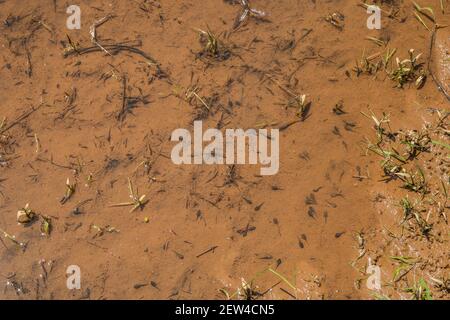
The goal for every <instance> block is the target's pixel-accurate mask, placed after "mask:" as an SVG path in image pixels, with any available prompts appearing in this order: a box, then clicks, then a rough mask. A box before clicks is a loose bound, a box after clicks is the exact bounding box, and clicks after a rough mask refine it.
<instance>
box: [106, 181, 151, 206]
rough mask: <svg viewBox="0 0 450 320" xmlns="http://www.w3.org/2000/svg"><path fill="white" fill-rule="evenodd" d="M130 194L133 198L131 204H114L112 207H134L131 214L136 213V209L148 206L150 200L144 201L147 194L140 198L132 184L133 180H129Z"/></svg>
mask: <svg viewBox="0 0 450 320" xmlns="http://www.w3.org/2000/svg"><path fill="white" fill-rule="evenodd" d="M128 192H129V196H130V198H131V201H130V202H121V203H117V204H113V205H111V207H129V206H132V208H131V209H130V212H133V211H135V210H136V209H138V208H139V209H141V210H142V209H143V208H144V206H145V205H146V203H147V202H148V200H144V199H145V194H144V195H142V196H139V195H138V193H137V190H136V192H135V191H134V189H133V183H132V182H131V179H130V178H128Z"/></svg>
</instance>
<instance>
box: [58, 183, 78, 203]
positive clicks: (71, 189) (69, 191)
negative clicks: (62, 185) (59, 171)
mask: <svg viewBox="0 0 450 320" xmlns="http://www.w3.org/2000/svg"><path fill="white" fill-rule="evenodd" d="M75 188H76V182H75V183H70V180H69V178H67V180H66V193H65V194H64V196H63V197H62V198H61V200H60V201H59V202H60V203H61V204H65V203H66V202H67V201H69V199H70V198H71V197H72V196H73V194H74V193H75Z"/></svg>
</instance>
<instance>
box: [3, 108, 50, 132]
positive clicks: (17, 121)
mask: <svg viewBox="0 0 450 320" xmlns="http://www.w3.org/2000/svg"><path fill="white" fill-rule="evenodd" d="M41 106H42V104H40V105H39V106H37V107H36V108H34V107H31V110H28V111H26V112H24V113H23V114H22V115H20V116H19V117H18V118H17V119H16V120H14V121H13V122H12V123H11V124H10V125H7V126H6V127H5V128H3V129H2V130H1V131H0V134H4V133H5V132H6V131H8V130H9V129H11V128H13V127H15V126H16V125H18V124H19V123H20V122H22V121H23V120H25V119H26V118H28V117H29V116H31V115H32V114H33V113H34V112H35V111H37V110H39V108H40V107H41Z"/></svg>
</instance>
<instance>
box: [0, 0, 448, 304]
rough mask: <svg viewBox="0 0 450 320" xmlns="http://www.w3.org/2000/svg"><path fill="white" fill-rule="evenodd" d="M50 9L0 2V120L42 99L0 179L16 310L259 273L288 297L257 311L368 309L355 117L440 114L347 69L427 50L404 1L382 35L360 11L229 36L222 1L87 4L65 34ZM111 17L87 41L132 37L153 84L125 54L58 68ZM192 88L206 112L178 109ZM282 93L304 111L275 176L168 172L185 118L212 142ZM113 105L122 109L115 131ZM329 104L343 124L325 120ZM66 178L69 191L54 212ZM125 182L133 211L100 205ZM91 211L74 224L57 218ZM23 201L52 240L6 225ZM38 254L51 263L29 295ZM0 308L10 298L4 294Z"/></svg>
mask: <svg viewBox="0 0 450 320" xmlns="http://www.w3.org/2000/svg"><path fill="white" fill-rule="evenodd" d="M55 3H56V6H54V5H53V3H51V2H47V3H41V2H39V3H38V2H33V3H31V4H30V7H25V6H24V5H23V4H22V3H21V2H20V3H19V1H5V2H2V3H1V4H0V8H1V10H0V18H1V20H2V21H3V20H5V19H8V18H9V19H10V21H11V23H9V25H2V26H1V37H0V41H1V43H0V46H1V51H0V52H1V54H0V79H1V81H0V101H2V102H1V106H0V116H1V117H6V118H7V119H8V121H11V120H12V119H17V118H18V117H19V116H20V115H21V114H23V113H26V112H27V111H28V110H29V108H30V106H34V107H36V106H38V105H40V104H42V106H41V107H40V109H39V110H37V111H36V112H34V113H33V114H32V115H30V116H29V117H26V118H25V119H23V120H21V121H20V122H19V123H18V124H17V125H15V126H14V127H12V128H11V129H9V130H8V132H7V134H8V136H9V137H10V138H9V139H12V143H11V144H10V147H9V148H8V150H4V151H2V152H3V153H2V159H7V160H6V162H2V166H1V168H0V181H1V182H0V191H1V192H2V194H1V197H0V201H1V208H0V228H2V229H3V230H5V231H7V232H8V233H10V234H14V235H15V236H16V238H17V239H20V240H21V241H26V242H27V243H28V245H27V248H26V250H25V252H21V250H17V248H16V247H15V246H14V245H12V244H11V243H10V242H8V241H7V240H4V241H5V245H6V248H5V247H4V246H1V247H0V257H1V258H0V270H1V275H2V276H7V275H12V274H14V275H15V278H16V279H17V280H18V281H21V282H22V283H23V286H24V287H25V288H26V289H27V293H26V294H24V295H23V296H22V295H21V296H20V298H25V299H35V298H64V299H70V298H92V299H98V298H127V299H128V298H157V299H166V298H171V299H177V298H186V299H195V298H209V299H210V298H223V297H224V296H223V295H222V294H221V293H220V292H219V291H218V290H219V289H221V288H226V290H227V291H228V292H230V293H232V292H234V291H235V290H236V288H238V287H239V286H241V285H242V279H245V281H247V282H250V281H251V280H252V279H253V280H254V281H253V284H254V285H255V286H256V287H257V288H256V290H257V291H259V292H265V291H266V290H267V289H268V288H270V287H272V286H273V285H275V284H276V283H277V282H279V278H278V277H277V276H275V275H274V274H273V273H271V272H270V271H267V270H268V268H272V269H274V270H276V271H277V272H279V273H280V274H282V275H284V276H285V277H286V278H287V279H289V281H290V283H291V284H292V285H293V286H295V287H296V288H298V289H297V290H296V291H294V290H292V288H291V287H290V286H289V285H288V284H286V283H284V282H282V283H281V284H279V285H277V286H275V287H274V288H273V289H272V290H270V291H269V292H268V293H267V294H266V295H265V296H264V297H263V298H276V299H291V298H292V297H293V296H294V297H297V298H300V299H307V298H313V299H321V298H327V299H331V298H333V299H357V298H371V295H370V292H369V291H368V290H367V289H366V288H365V285H364V282H362V283H363V284H362V286H361V288H360V289H358V286H357V285H355V282H356V283H357V282H358V280H361V279H364V277H365V275H364V270H365V265H366V261H367V257H364V258H363V259H362V260H361V264H360V265H359V266H358V267H352V265H351V263H352V262H353V261H354V260H355V259H356V258H357V257H358V255H359V254H360V252H359V249H358V242H357V240H356V234H357V233H360V232H365V233H370V234H373V235H374V236H373V239H372V241H373V242H372V243H375V244H376V243H378V242H377V241H378V240H379V239H380V238H382V235H381V230H382V225H381V224H380V220H379V215H380V211H379V210H378V209H377V208H376V207H375V205H374V202H373V198H374V197H375V194H376V191H377V190H379V189H385V188H386V186H384V185H383V184H381V185H380V184H379V181H378V180H379V179H378V177H379V166H378V163H379V159H378V158H376V157H375V156H374V155H366V148H365V142H364V140H365V137H366V136H372V135H373V129H372V124H371V123H370V121H369V120H368V119H367V118H365V117H364V116H363V115H362V114H361V113H360V111H364V112H367V108H368V107H370V108H371V110H373V111H374V112H376V113H377V114H381V112H382V111H386V112H388V113H390V114H391V118H392V125H393V126H397V127H398V126H401V125H402V124H408V125H416V126H420V125H421V121H422V118H421V117H422V114H423V113H424V112H425V110H426V108H427V107H428V106H430V105H433V106H435V107H445V106H447V107H448V105H447V102H446V101H445V98H444V97H443V96H442V95H441V93H439V92H438V91H437V89H436V87H435V85H434V84H433V83H432V82H431V81H428V82H426V83H425V86H424V87H423V88H422V89H421V90H420V91H418V90H416V89H415V88H414V86H411V87H405V88H404V89H398V88H394V85H393V83H392V82H391V81H390V80H389V79H387V76H386V75H385V74H383V73H379V74H378V75H377V76H376V77H373V76H361V77H356V75H355V73H354V72H353V71H352V69H353V67H354V65H355V60H356V59H359V58H360V57H361V55H362V54H363V52H364V51H366V52H367V53H371V54H372V53H376V52H378V51H380V50H381V49H380V47H379V46H377V45H376V44H374V43H373V42H371V41H368V40H366V37H367V36H372V37H380V38H381V37H383V38H386V37H387V38H389V39H390V44H389V45H390V46H391V47H392V48H397V54H398V55H399V56H400V57H402V58H406V57H407V51H408V50H409V49H410V48H415V49H416V51H417V52H424V53H426V52H427V49H428V47H429V34H428V32H427V31H426V30H425V29H424V28H423V26H421V25H420V24H419V23H417V21H416V20H415V19H414V18H413V16H412V15H411V14H410V8H409V6H406V5H405V6H404V7H403V6H402V7H401V8H400V9H401V10H400V12H399V14H400V15H401V16H400V18H402V17H406V20H403V19H400V18H399V19H389V18H387V17H384V18H383V20H382V29H381V30H379V31H378V30H368V29H367V27H366V19H367V17H368V15H367V13H366V11H365V9H363V8H361V7H358V6H357V5H356V3H357V1H333V2H316V1H305V2H303V1H302V2H299V1H289V0H286V1H277V2H267V1H256V0H255V1H252V6H254V7H255V8H257V9H260V10H264V11H265V12H266V13H267V19H268V21H258V20H256V19H253V18H250V19H249V20H248V21H247V22H246V23H245V24H244V25H242V26H241V27H240V28H239V29H238V30H235V31H234V32H231V30H232V27H233V22H234V21H235V18H236V15H237V14H238V13H239V12H240V10H241V8H240V7H239V6H238V5H230V4H228V3H226V2H223V1H189V0H186V1H165V2H162V3H160V4H158V3H157V2H145V1H143V2H142V3H139V2H133V3H131V2H125V1H96V2H95V5H93V4H88V3H83V4H82V5H81V11H82V28H81V30H67V29H66V28H65V22H66V18H67V14H66V12H65V11H66V8H65V7H64V6H63V3H60V2H55ZM424 5H425V4H424ZM30 12H32V13H33V16H34V17H37V20H38V21H41V23H40V24H39V23H38V24H36V19H35V20H32V19H31V16H28V15H27V14H28V13H30ZM334 12H340V13H341V14H342V15H343V16H344V17H345V19H344V21H345V25H344V27H343V29H342V30H340V29H338V28H336V27H335V26H333V25H331V24H329V23H328V22H326V20H325V19H324V18H325V17H326V16H327V15H328V14H332V13H334ZM436 12H438V11H437V10H436ZM110 13H111V14H114V15H115V16H116V17H115V18H114V19H112V20H110V21H108V22H107V23H105V24H104V25H102V26H101V27H99V28H98V30H97V34H98V40H99V41H103V42H102V43H111V42H114V43H117V42H126V41H134V40H140V41H141V42H142V47H140V49H141V50H142V51H144V52H147V53H149V54H151V55H152V56H153V57H154V58H155V59H156V60H157V61H158V62H159V63H160V66H161V71H162V72H164V74H163V73H161V72H157V70H156V69H155V66H153V65H149V64H147V63H146V62H145V60H144V59H143V58H142V57H141V56H139V55H136V54H133V53H130V52H120V53H117V54H115V55H113V56H109V55H108V54H105V53H104V52H101V51H100V52H98V51H97V52H92V53H87V54H83V55H71V56H68V57H66V58H64V57H63V54H62V53H63V46H62V44H61V42H62V41H63V42H64V43H65V44H66V45H67V44H68V41H67V36H66V34H67V35H68V36H69V37H70V39H71V41H72V42H73V43H74V44H76V45H78V46H79V48H85V47H90V46H92V43H91V42H90V36H89V25H90V24H91V23H93V22H94V21H95V20H97V19H99V18H102V17H103V16H105V15H107V14H110ZM15 16H18V17H21V18H20V19H14V18H11V17H15ZM439 17H440V19H442V21H444V20H445V19H447V20H448V14H447V15H445V16H442V17H441V15H440V16H439ZM44 24H45V26H46V27H44ZM207 26H209V28H210V29H211V30H213V31H214V32H215V33H216V34H217V35H219V34H221V35H222V37H221V39H222V41H223V42H224V43H226V45H227V46H228V47H229V48H230V50H231V52H232V55H231V57H230V58H229V59H227V60H225V61H209V60H205V59H199V56H198V55H196V53H198V52H199V51H200V50H201V45H200V43H199V41H198V34H197V32H195V31H193V28H201V29H206V28H207ZM47 27H48V28H47ZM225 31H226V32H227V34H226V36H225V35H224V32H225ZM438 36H440V33H439V34H438ZM21 39H22V40H21ZM23 39H25V40H23ZM23 41H25V42H23ZM437 41H441V40H438V39H437ZM437 43H440V44H441V47H442V46H445V45H444V44H442V43H443V42H437ZM24 44H25V45H24ZM286 44H289V45H286ZM438 47H439V44H438ZM441 47H439V48H441ZM442 48H443V47H442ZM447 49H448V48H447ZM196 57H197V58H196ZM266 75H270V77H271V79H273V80H270V79H268V77H267V76H266ZM444 77H445V76H444ZM124 78H126V82H124V81H123V79H124ZM444 80H445V79H444ZM444 82H445V81H444ZM124 83H126V85H125V88H124V86H123V84H124ZM193 86H196V87H197V88H198V95H200V96H201V97H203V98H205V99H207V103H208V104H209V105H210V111H209V113H207V114H205V110H204V109H205V108H204V107H202V104H201V103H196V100H195V99H194V100H193V103H191V104H189V103H188V102H186V101H185V100H184V98H183V97H184V92H185V91H183V89H184V90H186V89H187V88H192V87H193ZM180 88H182V89H180ZM283 88H284V89H283ZM286 88H287V89H288V91H289V92H295V93H298V94H307V97H308V100H309V101H311V110H310V112H309V114H308V117H306V119H305V120H304V121H302V122H298V123H295V124H293V125H291V126H289V127H287V128H285V129H284V130H282V131H281V132H280V170H279V173H278V174H277V175H274V176H267V177H262V176H260V175H259V168H256V167H253V166H246V165H242V166H236V167H230V166H224V165H217V166H206V165H189V166H176V165H174V164H173V163H172V161H171V160H170V158H169V156H170V152H171V148H172V147H173V144H172V143H171V142H170V141H169V138H170V134H171V132H172V131H173V130H175V129H177V128H189V129H192V127H191V125H192V123H193V120H194V119H198V118H202V119H203V123H204V126H205V127H206V126H208V127H211V128H220V129H223V130H224V129H226V128H258V127H261V126H264V125H266V126H268V127H281V126H282V125H283V124H285V123H289V122H291V121H293V120H295V119H298V116H297V114H296V112H297V110H296V108H291V107H286V104H287V103H288V101H289V99H290V98H292V97H290V95H289V94H288V93H287V92H286ZM124 89H125V90H124ZM180 90H181V94H180ZM74 91H76V94H75V95H74ZM123 92H125V94H126V96H127V97H131V98H132V99H130V98H127V99H128V100H129V101H130V100H133V97H134V100H133V101H135V103H134V106H135V107H134V108H132V109H131V110H130V111H131V112H129V113H127V114H126V117H125V119H124V120H122V121H118V120H117V117H116V115H117V114H118V113H119V112H120V110H122V108H123V101H124V99H123ZM177 95H178V96H181V98H180V97H177ZM71 97H72V98H71ZM136 97H137V98H136ZM147 102H148V103H147ZM197 102H198V101H197ZM337 104H338V105H342V108H343V110H344V113H343V114H339V115H338V114H336V113H335V112H333V108H334V107H335V106H336V105H337ZM68 177H69V178H70V180H71V181H77V186H76V191H75V193H74V195H73V196H72V197H71V199H70V200H69V201H68V202H67V203H66V204H64V205H61V204H60V202H59V200H60V199H61V197H62V196H63V195H64V193H65V192H66V186H65V182H66V179H67V178H68ZM128 178H130V179H131V180H132V181H133V184H134V186H135V187H137V188H138V191H137V192H138V193H139V195H143V194H145V195H146V199H149V202H148V203H147V204H146V206H145V207H144V208H143V210H137V211H134V212H132V213H130V212H129V209H130V208H129V207H111V204H117V203H121V202H127V201H129V194H128V185H127V183H128V182H127V179H128ZM87 199H92V200H90V201H89V202H87V203H86V204H85V205H83V206H82V207H81V208H80V210H81V211H82V213H81V214H76V215H74V214H71V212H72V211H73V209H74V208H76V207H77V204H79V203H81V202H83V201H85V200H87ZM26 203H29V204H30V207H32V208H33V209H34V210H35V211H36V212H38V213H42V214H45V215H48V216H51V217H52V221H53V230H52V232H51V234H50V236H42V235H41V232H40V223H39V222H37V223H35V224H32V225H31V226H28V227H23V226H21V225H18V224H17V223H16V220H15V217H16V212H17V210H18V209H19V208H21V207H23V206H24V205H25V204H26ZM145 218H148V223H146V222H145ZM93 226H96V227H99V228H101V229H102V230H103V232H102V234H99V233H98V228H96V227H93ZM111 227H114V228H115V229H114V230H116V231H118V232H108V230H111V229H110V228H111ZM210 248H215V249H214V250H211V251H208V250H209V249H210ZM205 251H208V252H207V253H205V254H202V253H204V252H205ZM41 259H45V260H46V261H47V262H48V261H54V263H53V264H52V267H51V268H49V267H47V269H51V270H48V277H47V279H46V281H45V284H43V283H42V280H39V281H41V282H40V286H39V287H36V279H39V275H40V274H42V270H41V267H40V266H39V265H38V261H39V260H41ZM69 265H78V266H79V267H80V268H81V270H82V290H79V291H69V290H68V289H67V288H66V281H65V272H66V268H67V266H69ZM361 270H362V271H361ZM386 272H387V271H386ZM139 284H146V286H143V287H141V286H139ZM136 285H137V286H136ZM281 289H283V290H281ZM286 291H287V292H289V293H286ZM0 296H1V297H2V298H5V299H15V298H17V296H16V294H15V292H14V290H13V289H11V288H10V289H8V290H7V291H6V293H3V291H2V292H1V293H0Z"/></svg>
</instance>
